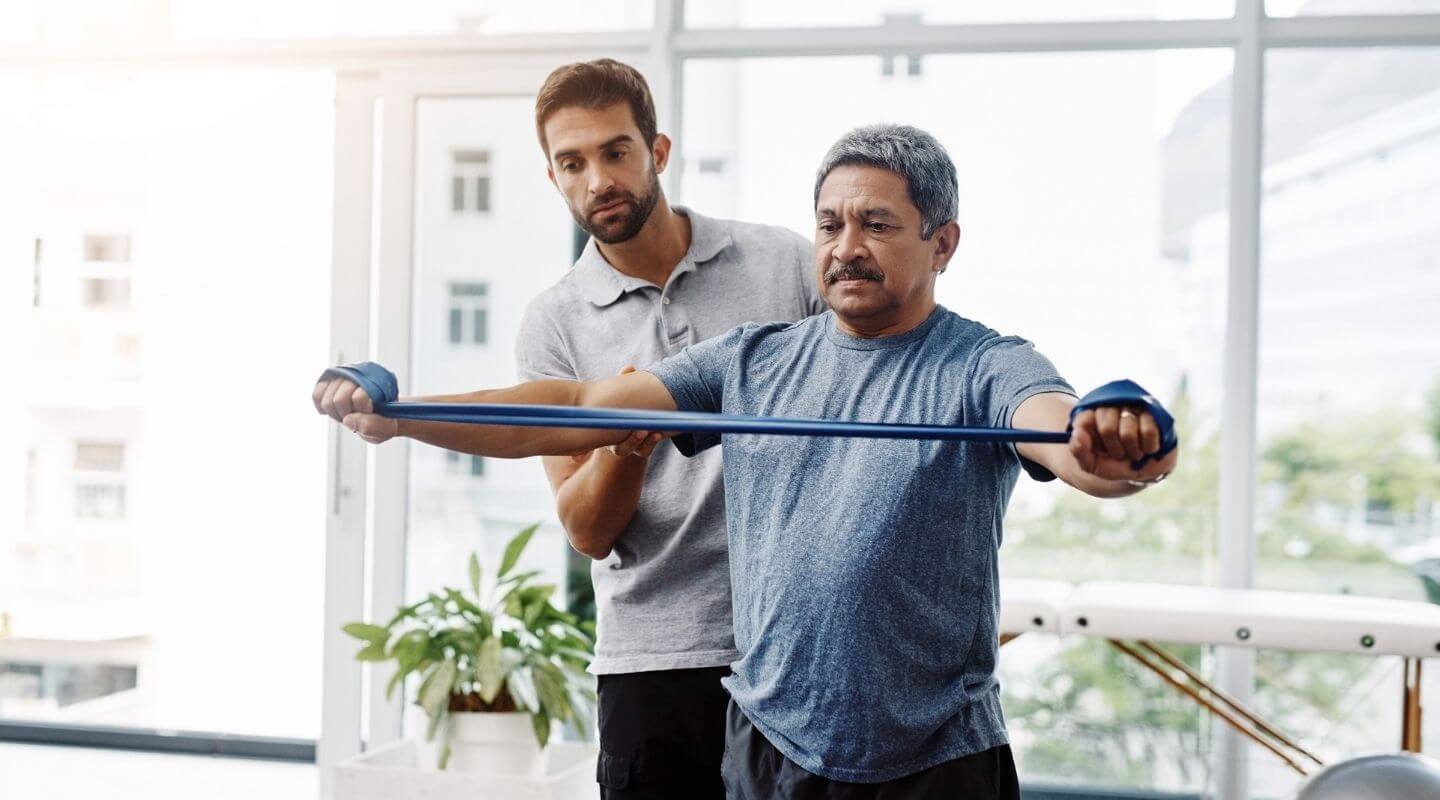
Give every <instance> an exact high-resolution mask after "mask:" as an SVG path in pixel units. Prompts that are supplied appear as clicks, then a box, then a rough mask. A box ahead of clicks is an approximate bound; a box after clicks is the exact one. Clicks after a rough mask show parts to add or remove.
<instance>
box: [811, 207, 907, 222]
mask: <svg viewBox="0 0 1440 800" xmlns="http://www.w3.org/2000/svg"><path fill="white" fill-rule="evenodd" d="M838 216H840V215H839V214H837V213H835V209H833V208H819V209H816V210H815V218H816V219H834V218H835V217H838ZM860 218H861V219H863V220H870V219H883V220H886V221H889V222H898V221H900V217H899V216H898V215H897V214H895V212H893V211H891V210H890V209H888V208H867V209H865V210H864V211H862V212H860Z"/></svg>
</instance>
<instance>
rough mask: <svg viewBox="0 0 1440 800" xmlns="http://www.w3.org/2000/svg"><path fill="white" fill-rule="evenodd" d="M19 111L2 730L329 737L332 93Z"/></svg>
mask: <svg viewBox="0 0 1440 800" xmlns="http://www.w3.org/2000/svg"><path fill="white" fill-rule="evenodd" d="M70 5H74V4H70ZM52 30H53V28H52ZM0 100H3V102H0V174H3V175H4V176H5V178H4V180H3V181H0V208H3V209H6V213H5V214H4V215H3V218H0V275H5V276H19V277H20V280H11V279H10V278H6V279H5V282H4V283H3V285H0V341H3V342H4V344H0V348H5V349H4V361H5V363H6V365H7V371H8V380H7V384H6V386H7V388H6V390H5V394H6V395H7V397H6V399H5V400H4V401H0V405H3V412H4V416H5V418H6V419H7V420H10V430H11V433H9V434H7V435H5V436H3V437H0V478H3V480H0V618H3V620H4V621H5V622H4V625H3V627H4V629H5V630H4V631H3V633H0V722H9V721H15V720H26V721H30V722H43V723H54V724H57V725H82V726H84V725H107V726H119V727H122V728H134V729H151V730H153V729H164V730H167V731H177V730H178V731H195V732H202V733H207V732H208V733H216V734H225V735H229V736H254V735H260V736H269V737H284V738H298V739H313V738H316V737H317V736H318V735H319V732H320V703H319V697H320V689H321V680H320V674H321V673H320V670H321V664H320V656H321V648H320V644H319V642H318V639H317V636H318V634H319V633H320V632H321V630H322V608H323V605H322V594H321V588H322V586H323V585H324V579H323V568H324V560H323V542H324V516H323V514H324V509H325V503H324V498H325V494H324V493H325V446H324V442H325V426H324V425H323V424H321V423H320V421H319V420H317V419H315V418H314V416H313V414H310V413H305V411H306V410H305V397H304V395H305V388H304V387H305V386H306V385H308V383H309V381H310V380H312V379H313V378H314V376H315V372H316V370H317V365H318V364H321V363H323V362H324V361H325V359H326V352H327V349H328V347H327V340H328V338H329V319H328V316H329V315H328V309H329V286H330V280H329V274H330V262H329V258H330V241H331V230H330V199H331V180H332V174H331V162H332V158H333V155H332V152H333V137H334V125H333V114H334V112H333V108H334V79H333V77H332V76H331V75H330V74H329V73H327V72H324V71H319V72H315V71H285V70H268V71H259V72H253V71H247V72H243V73H237V72H233V71H225V70H204V71H198V72H185V73H178V72H168V73H167V72H155V71H126V70H124V69H108V70H105V71H103V72H101V73H88V72H84V71H81V72H76V73H71V72H59V73H52V72H36V73H34V74H31V73H28V72H27V73H24V74H23V75H21V76H12V75H10V74H8V73H7V74H5V75H3V76H0ZM41 242H43V243H44V246H43V249H42V247H41V245H40V244H39V243H41ZM217 243H223V246H217ZM32 263H33V264H35V265H38V266H43V273H40V272H39V271H38V269H37V274H39V275H40V277H39V278H35V277H32V274H31V265H32ZM35 282H38V283H40V284H41V285H43V291H39V290H37V288H36V287H35V286H34V285H32V284H33V283H35ZM101 312H103V313H101ZM17 422H18V425H17V424H16V423H17ZM11 434H14V435H11ZM261 687H263V688H261ZM22 793H23V790H22Z"/></svg>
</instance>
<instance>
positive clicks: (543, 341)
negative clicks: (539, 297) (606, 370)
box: [515, 302, 580, 381]
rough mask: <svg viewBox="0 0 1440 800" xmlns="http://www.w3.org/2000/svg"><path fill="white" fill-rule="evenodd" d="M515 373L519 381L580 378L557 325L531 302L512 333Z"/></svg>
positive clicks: (571, 379) (572, 379) (574, 379)
mask: <svg viewBox="0 0 1440 800" xmlns="http://www.w3.org/2000/svg"><path fill="white" fill-rule="evenodd" d="M515 374H516V376H518V377H519V379H520V380H522V381H540V380H550V379H554V380H562V381H578V380H580V376H579V375H578V374H576V371H575V362H574V360H573V359H571V358H570V353H569V350H568V349H567V348H566V346H565V340H564V338H563V337H562V336H561V335H560V329H559V327H557V326H556V325H555V323H554V322H553V321H552V320H551V319H550V318H549V317H548V315H546V314H545V313H544V311H543V310H541V308H540V307H539V306H538V305H537V304H536V303H533V302H532V303H531V304H530V305H529V306H528V307H527V308H526V309H525V314H524V316H522V317H521V318H520V330H519V334H518V335H517V336H516V337H515Z"/></svg>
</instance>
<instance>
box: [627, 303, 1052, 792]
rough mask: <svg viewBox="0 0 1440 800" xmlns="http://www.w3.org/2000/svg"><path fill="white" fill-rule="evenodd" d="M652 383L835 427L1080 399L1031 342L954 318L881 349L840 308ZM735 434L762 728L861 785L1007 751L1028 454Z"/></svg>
mask: <svg viewBox="0 0 1440 800" xmlns="http://www.w3.org/2000/svg"><path fill="white" fill-rule="evenodd" d="M649 371H650V372H652V373H653V374H655V376H656V377H658V378H659V379H660V380H661V381H662V382H663V383H664V384H665V386H666V387H667V388H668V389H669V390H670V393H671V394H672V395H673V396H674V398H675V401H676V403H677V404H678V405H679V407H680V408H681V409H684V410H688V411H723V412H725V413H730V414H754V415H762V416H784V417H812V418H823V419H834V420H856V421H871V422H904V423H938V424H948V425H987V426H1001V425H1009V424H1010V420H1011V416H1012V415H1013V414H1014V411H1015V409H1016V408H1017V407H1019V405H1020V404H1021V403H1022V402H1023V401H1024V400H1025V399H1026V398H1028V397H1030V396H1032V395H1035V394H1038V393H1041V392H1066V393H1069V394H1074V392H1073V391H1072V390H1071V388H1070V385H1069V384H1068V383H1066V382H1065V381H1064V380H1063V379H1062V378H1061V377H1060V376H1059V375H1058V374H1057V373H1056V371H1055V367H1054V366H1053V365H1052V364H1051V363H1050V362H1049V360H1047V359H1046V358H1045V357H1044V356H1041V355H1040V354H1039V353H1037V352H1035V349H1034V347H1033V346H1031V344H1030V343H1029V342H1027V341H1025V340H1024V339H1019V338H1016V337H1012V336H1001V335H999V334H997V333H996V332H995V331H992V330H990V329H989V328H986V327H985V326H984V325H980V324H979V323H976V322H972V321H970V320H968V319H965V318H963V317H961V316H959V315H957V314H954V313H952V312H950V311H947V310H945V309H944V308H936V310H935V312H934V313H933V314H931V316H930V317H929V318H927V319H926V321H925V322H924V323H922V324H921V325H920V326H919V327H917V328H915V329H914V330H911V331H909V332H908V333H904V334H901V335H898V336H892V337H886V338H881V339H857V338H854V337H851V336H848V335H846V334H844V333H842V332H841V331H840V330H838V329H837V328H836V325H835V318H834V314H833V313H828V312H827V313H825V314H822V315H820V316H817V317H811V318H810V319H806V320H804V321H802V322H798V323H794V324H789V325H786V324H766V325H754V324H752V325H745V326H742V327H739V328H736V329H735V330H733V331H731V332H730V333H728V334H726V335H725V336H724V337H721V338H718V339H712V340H710V341H707V342H702V343H701V344H698V345H695V346H694V347H688V348H686V349H685V350H684V351H682V352H681V353H679V354H677V355H675V356H672V357H670V358H668V359H666V360H664V361H662V362H660V363H659V364H656V365H653V366H651V367H649ZM715 438H716V437H713V436H712V437H708V438H705V439H703V440H702V439H701V438H700V437H677V438H676V439H675V444H676V447H677V448H679V449H681V450H682V452H694V451H695V450H696V449H697V448H699V449H702V450H703V448H705V447H709V446H713V445H714V444H715V443H716V442H715ZM719 438H720V441H721V443H723V445H724V446H723V447H721V448H720V450H721V455H722V457H723V461H724V466H725V502H726V509H727V512H728V526H729V532H730V572H731V576H732V578H733V588H734V593H735V642H736V645H737V646H738V647H739V649H740V652H741V658H740V660H739V661H738V662H737V663H736V664H735V665H734V666H733V670H734V674H733V675H732V676H731V677H729V678H727V679H726V680H725V681H724V684H725V686H726V688H727V689H729V691H730V694H731V696H732V697H733V698H734V700H735V702H736V704H737V705H738V706H739V707H740V709H741V710H742V711H743V712H744V713H745V716H746V717H748V718H749V719H750V721H751V722H752V723H753V724H754V725H755V727H756V728H758V729H759V730H760V731H761V732H762V733H763V734H764V735H765V737H766V738H767V739H769V740H770V741H771V743H773V744H774V745H775V746H776V747H777V748H778V749H779V750H780V751H781V752H783V753H784V754H785V755H786V756H787V757H789V758H790V759H791V760H793V761H795V762H796V763H797V764H799V765H800V766H801V767H803V768H804V769H806V770H807V771H809V772H812V773H814V774H817V775H821V776H824V777H826V778H830V779H832V780H838V781H849V782H857V783H876V782H880V781H887V780H892V779H895V778H898V777H901V776H904V775H909V774H912V773H915V772H919V771H921V770H923V769H926V768H929V767H932V766H934V765H936V764H939V763H942V762H944V761H949V760H951V759H955V758H959V757H961V756H964V755H968V754H970V753H978V752H980V751H982V750H988V749H990V748H992V747H997V746H999V745H1002V744H1005V743H1007V742H1008V737H1007V736H1006V733H1005V722H1004V719H1003V716H1002V714H1001V710H1000V690H999V685H998V683H997V681H996V678H995V662H996V657H997V652H998V642H997V637H998V631H997V629H996V625H997V623H996V618H997V614H998V608H999V592H998V587H997V582H998V575H999V572H998V568H997V550H998V548H999V547H1000V541H1001V521H1002V519H1003V517H1004V514H1005V505H1006V503H1007V502H1008V501H1009V499H1010V492H1011V490H1012V489H1013V488H1014V486H1015V481H1016V479H1017V477H1018V475H1019V473H1020V469H1021V466H1022V463H1021V462H1022V459H1021V458H1020V457H1019V455H1018V454H1017V452H1016V451H1015V448H1014V447H1013V446H1012V445H1009V444H991V443H976V442H940V441H900V440H893V439H892V440H886V439H842V438H820V437H816V438H798V437H782V436H757V435H739V434H724V435H722V436H721V437H719ZM1025 466H1026V468H1027V469H1030V470H1031V474H1032V475H1034V476H1035V477H1037V478H1040V479H1042V480H1044V479H1049V478H1051V477H1053V476H1050V475H1049V473H1048V472H1045V471H1044V470H1043V469H1040V468H1039V467H1038V465H1033V464H1029V462H1026V464H1025Z"/></svg>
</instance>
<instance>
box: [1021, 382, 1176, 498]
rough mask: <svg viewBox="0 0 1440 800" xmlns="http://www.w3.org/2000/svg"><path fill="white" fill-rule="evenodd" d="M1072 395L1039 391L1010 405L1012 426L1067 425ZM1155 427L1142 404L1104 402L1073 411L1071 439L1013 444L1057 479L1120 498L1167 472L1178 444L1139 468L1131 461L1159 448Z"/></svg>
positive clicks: (1098, 494) (1091, 492) (1051, 427)
mask: <svg viewBox="0 0 1440 800" xmlns="http://www.w3.org/2000/svg"><path fill="white" fill-rule="evenodd" d="M1075 405H1076V401H1075V398H1074V397H1071V396H1070V395H1068V394H1062V393H1060V392H1043V393H1041V394H1037V395H1033V396H1031V397H1029V398H1027V399H1026V400H1025V401H1024V402H1023V403H1021V404H1020V407H1019V408H1017V409H1015V415H1014V418H1013V423H1014V425H1015V427H1017V428H1035V429H1039V430H1064V429H1065V427H1066V426H1067V425H1071V420H1070V411H1071V409H1073V408H1074V407H1075ZM1160 438H1161V437H1160V429H1159V426H1158V425H1156V422H1155V418H1154V417H1153V416H1152V415H1151V414H1150V412H1149V411H1146V410H1144V409H1143V408H1138V407H1137V408H1121V407H1119V406H1104V407H1100V408H1090V409H1086V410H1084V411H1081V412H1080V413H1079V414H1076V415H1075V420H1074V423H1073V430H1072V432H1071V434H1070V443H1069V444H1068V445H1067V444H1036V443H1022V444H1017V445H1016V446H1015V449H1016V450H1017V451H1019V453H1020V455H1021V456H1023V457H1025V458H1027V459H1029V460H1031V461H1033V462H1035V463H1037V464H1039V465H1041V466H1043V467H1045V468H1046V469H1048V470H1050V471H1051V472H1053V473H1055V476H1056V477H1058V478H1059V479H1060V480H1062V481H1065V482H1066V483H1068V484H1070V485H1071V486H1074V487H1075V488H1076V489H1079V490H1080V491H1082V492H1085V493H1086V494H1089V495H1094V496H1095V497H1124V496H1126V495H1131V494H1134V493H1136V492H1138V491H1140V490H1141V489H1143V488H1145V486H1146V484H1148V483H1154V482H1156V481H1158V480H1159V479H1161V478H1163V477H1165V476H1166V475H1168V474H1170V472H1171V470H1173V469H1175V463H1176V461H1177V460H1178V458H1179V455H1180V451H1179V448H1176V449H1174V450H1171V451H1170V452H1169V453H1167V454H1165V456H1164V457H1163V458H1159V459H1152V460H1150V461H1147V462H1146V463H1145V464H1143V465H1142V466H1141V467H1140V469H1138V470H1137V469H1134V468H1133V467H1132V466H1131V464H1132V463H1133V462H1135V461H1138V460H1139V459H1140V457H1141V456H1146V455H1151V454H1154V453H1156V452H1158V451H1159V450H1160Z"/></svg>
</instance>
